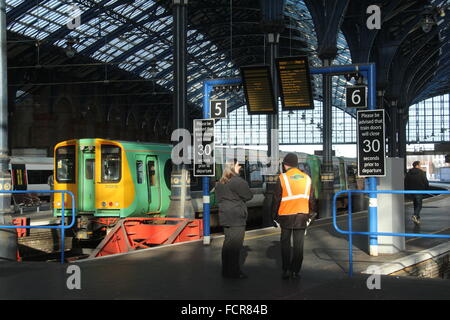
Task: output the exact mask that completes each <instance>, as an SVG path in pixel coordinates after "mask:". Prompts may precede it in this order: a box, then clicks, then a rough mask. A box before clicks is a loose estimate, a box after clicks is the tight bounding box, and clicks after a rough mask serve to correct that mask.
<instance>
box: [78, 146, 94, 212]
mask: <svg viewBox="0 0 450 320" xmlns="http://www.w3.org/2000/svg"><path fill="white" fill-rule="evenodd" d="M81 154H82V155H81V165H80V180H79V181H80V186H79V188H80V189H79V194H80V195H81V196H80V197H79V199H80V204H79V210H80V211H82V212H87V211H91V212H93V211H95V180H94V179H95V152H94V151H93V149H88V148H85V149H83V150H82V153H81Z"/></svg>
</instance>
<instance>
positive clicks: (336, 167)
mask: <svg viewBox="0 0 450 320" xmlns="http://www.w3.org/2000/svg"><path fill="white" fill-rule="evenodd" d="M333 170H334V187H335V188H340V187H341V174H340V171H339V165H333Z"/></svg>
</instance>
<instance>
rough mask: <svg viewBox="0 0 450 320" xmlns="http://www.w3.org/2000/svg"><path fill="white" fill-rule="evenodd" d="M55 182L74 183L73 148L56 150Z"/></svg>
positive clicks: (66, 147) (67, 147)
mask: <svg viewBox="0 0 450 320" xmlns="http://www.w3.org/2000/svg"><path fill="white" fill-rule="evenodd" d="M56 181H58V182H59V183H75V146H65V147H59V148H58V149H56Z"/></svg>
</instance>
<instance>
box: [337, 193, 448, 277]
mask: <svg viewBox="0 0 450 320" xmlns="http://www.w3.org/2000/svg"><path fill="white" fill-rule="evenodd" d="M344 193H347V194H348V231H345V230H341V229H340V228H339V227H338V226H337V221H336V199H337V198H338V197H339V196H340V195H341V194H344ZM354 193H376V194H378V193H386V194H450V191H440V190H439V191H437V190H436V191H434V190H426V191H423V190H420V191H419V190H396V191H392V190H380V191H367V190H343V191H339V192H337V193H336V194H335V195H334V197H333V226H334V228H335V229H336V231H337V232H339V233H341V234H346V235H348V236H349V239H348V245H349V250H348V256H349V271H348V274H349V276H350V277H351V276H352V275H353V251H352V247H353V235H365V236H391V237H423V238H447V239H450V235H440V234H427V233H389V232H360V231H353V226H352V197H351V195H352V194H354Z"/></svg>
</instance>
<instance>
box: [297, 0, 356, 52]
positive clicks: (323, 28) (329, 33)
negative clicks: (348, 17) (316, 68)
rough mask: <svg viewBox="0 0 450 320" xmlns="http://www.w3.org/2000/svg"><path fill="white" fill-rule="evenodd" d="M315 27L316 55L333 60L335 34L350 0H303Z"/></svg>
mask: <svg viewBox="0 0 450 320" xmlns="http://www.w3.org/2000/svg"><path fill="white" fill-rule="evenodd" d="M304 2H305V4H306V6H307V7H308V9H309V11H310V12H311V16H312V18H313V21H314V26H315V28H316V36H317V41H318V45H319V47H318V55H319V58H320V59H321V60H324V59H329V60H333V59H334V58H335V57H336V55H337V35H338V31H339V29H340V27H341V22H342V17H343V16H344V13H345V12H346V10H347V7H348V5H349V3H350V0H327V1H326V2H325V1H324V2H322V1H317V0H304Z"/></svg>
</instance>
